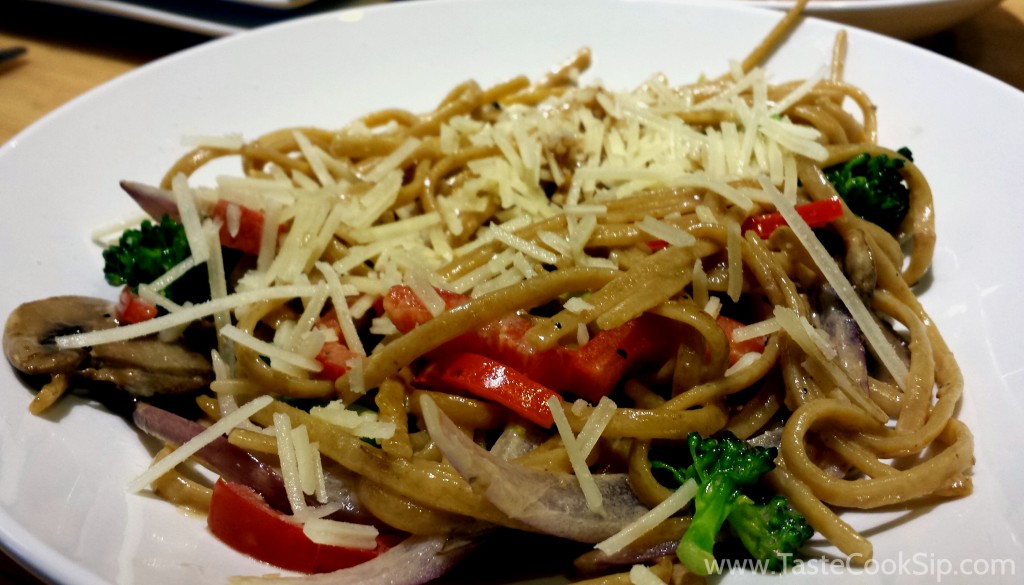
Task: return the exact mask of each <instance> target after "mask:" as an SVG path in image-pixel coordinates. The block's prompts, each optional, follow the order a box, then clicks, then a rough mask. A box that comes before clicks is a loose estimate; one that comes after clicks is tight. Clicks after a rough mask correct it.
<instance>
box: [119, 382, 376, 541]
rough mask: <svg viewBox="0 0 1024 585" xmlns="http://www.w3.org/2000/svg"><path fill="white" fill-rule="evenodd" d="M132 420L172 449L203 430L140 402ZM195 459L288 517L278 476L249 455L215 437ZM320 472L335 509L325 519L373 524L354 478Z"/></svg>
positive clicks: (329, 468)
mask: <svg viewBox="0 0 1024 585" xmlns="http://www.w3.org/2000/svg"><path fill="white" fill-rule="evenodd" d="M132 418H133V420H134V421H135V424H136V425H137V426H138V427H139V428H140V429H142V430H143V431H144V432H146V433H147V434H149V435H152V436H154V437H156V438H158V439H160V440H161V441H165V442H168V443H173V444H176V445H181V444H183V443H185V442H187V441H188V440H190V439H191V438H192V437H194V436H196V435H198V434H199V433H201V432H203V431H204V430H205V427H204V426H202V425H200V424H199V423H197V422H193V421H190V420H188V419H187V418H184V417H181V416H178V415H177V414H174V413H173V412H170V411H167V410H164V409H162V408H159V407H156V406H153V405H151V404H146V403H144V402H139V403H138V405H137V406H136V407H135V412H134V414H133V415H132ZM195 457H196V458H197V459H198V460H199V461H201V462H202V463H203V465H206V466H207V467H209V468H210V469H213V470H214V471H216V472H217V473H218V474H220V476H221V477H223V478H224V479H225V480H227V481H231V482H235V483H240V484H243V485H247V486H249V487H251V488H252V489H254V490H256V492H257V493H258V494H260V495H261V496H263V499H265V500H266V501H267V504H269V505H270V506H271V507H272V508H274V509H275V510H278V511H279V512H284V513H286V514H291V513H292V507H291V504H290V503H289V502H288V495H287V492H286V491H285V488H284V480H283V479H281V475H280V474H279V473H278V472H277V470H276V469H274V468H273V467H271V466H269V465H267V464H266V463H264V462H263V461H261V460H260V459H258V458H257V457H255V456H254V455H253V454H252V453H249V452H248V451H246V450H245V449H240V448H238V447H236V446H234V445H232V444H231V443H229V442H228V440H227V439H225V438H224V437H219V438H217V439H215V440H214V441H213V442H211V443H210V444H209V445H207V446H205V447H203V448H202V449H200V450H199V451H197V452H196V454H195ZM324 472H325V473H324V479H325V480H326V482H327V491H328V496H329V499H330V501H329V502H328V503H329V504H330V505H331V507H333V508H336V510H335V511H334V512H332V513H331V514H330V516H329V518H331V519H333V520H345V521H349V522H360V523H364V524H365V523H370V522H376V519H375V518H374V517H373V515H371V514H370V513H369V512H368V511H367V510H366V509H365V508H364V507H363V506H362V504H361V503H360V502H359V499H358V497H357V496H356V489H355V485H356V481H357V479H356V477H355V475H354V474H352V473H351V472H349V471H348V470H346V469H343V468H340V467H338V466H333V465H329V464H328V465H325V468H324ZM309 505H311V506H317V505H320V503H318V502H316V501H314V500H313V499H312V498H310V499H309Z"/></svg>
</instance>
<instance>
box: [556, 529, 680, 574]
mask: <svg viewBox="0 0 1024 585" xmlns="http://www.w3.org/2000/svg"><path fill="white" fill-rule="evenodd" d="M680 537H682V535H680ZM678 546H679V538H676V539H674V540H665V541H664V542H659V543H657V544H654V545H651V546H644V547H639V546H633V545H627V546H626V547H625V548H623V549H622V550H620V551H619V552H617V553H615V554H613V555H610V554H608V553H606V552H604V551H600V550H597V549H594V550H592V551H589V552H587V553H585V554H583V555H581V556H580V557H578V558H577V559H576V561H575V562H574V563H573V564H574V565H576V568H578V569H581V570H583V571H585V572H595V571H601V570H606V569H609V568H612V567H622V566H627V565H636V564H639V563H648V562H651V561H654V560H657V559H660V558H662V557H667V556H671V555H674V554H676V548H677V547H678Z"/></svg>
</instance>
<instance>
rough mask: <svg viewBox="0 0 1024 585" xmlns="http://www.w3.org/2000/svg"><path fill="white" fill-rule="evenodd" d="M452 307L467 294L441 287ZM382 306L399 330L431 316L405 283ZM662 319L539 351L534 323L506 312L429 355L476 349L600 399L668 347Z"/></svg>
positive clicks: (545, 381) (553, 385)
mask: <svg viewBox="0 0 1024 585" xmlns="http://www.w3.org/2000/svg"><path fill="white" fill-rule="evenodd" d="M439 293H440V294H441V296H442V298H444V299H445V303H446V305H447V306H448V307H449V308H452V307H455V306H458V305H461V304H462V303H464V302H466V301H468V297H465V296H463V295H456V294H455V293H451V292H442V291H439ZM384 310H385V312H386V314H387V315H388V317H390V318H391V320H392V322H394V323H395V325H396V327H398V329H399V330H400V331H409V330H411V329H412V328H413V327H415V326H416V325H418V324H421V323H425V322H426V321H429V320H430V319H431V318H432V315H431V314H430V312H429V311H428V310H427V309H426V307H425V306H423V304H422V302H421V301H420V300H419V298H418V297H417V296H416V295H415V294H414V293H412V291H411V290H410V289H408V288H407V287H392V289H391V290H390V291H389V292H388V294H387V295H386V296H385V298H384ZM662 323H664V322H663V321H661V320H660V318H659V317H655V316H652V315H644V316H642V317H640V318H638V319H634V320H632V321H629V322H627V323H625V324H623V325H621V326H619V327H616V328H615V329H611V330H608V331H601V332H599V333H597V334H596V335H594V336H593V337H592V338H591V339H590V341H589V342H587V343H586V344H585V345H584V346H582V347H580V348H569V347H562V346H558V347H555V348H552V349H549V350H544V351H538V350H537V349H535V348H534V347H532V346H531V345H530V344H529V343H528V342H527V341H526V339H525V335H526V332H527V331H528V330H529V329H530V328H531V327H532V326H533V323H532V321H530V319H528V318H526V317H522V316H519V315H516V314H510V315H507V316H505V317H503V318H501V319H498V320H497V321H494V322H492V323H489V324H487V325H485V326H483V327H481V328H480V329H478V330H476V331H470V332H467V333H465V334H463V335H461V336H459V337H457V338H455V339H453V340H451V341H449V342H447V343H446V344H444V345H442V346H441V347H439V348H438V349H437V350H435V351H433V352H431V353H430V355H429V357H430V358H431V359H437V358H440V357H443V356H446V355H450V354H457V353H467V352H468V353H476V354H480V355H483V356H486V357H489V358H492V359H494V360H497V361H498V362H500V363H502V364H505V365H507V366H508V367H510V368H513V369H515V370H517V371H519V372H521V373H523V374H524V375H526V376H527V377H529V378H530V379H532V380H535V381H536V382H538V383H539V384H541V385H544V386H547V387H548V388H550V389H552V390H553V391H555V392H558V393H563V392H566V393H571V394H574V395H576V396H578V397H580V398H584V399H586V400H589V401H592V402H596V401H598V400H600V399H601V397H603V396H607V395H608V394H609V393H610V392H611V391H612V390H613V389H614V388H615V385H616V384H617V383H618V382H619V380H620V379H621V378H622V376H623V374H625V373H626V371H627V370H628V369H630V368H633V367H635V366H636V365H638V364H642V363H644V362H646V361H649V360H650V359H652V358H654V357H656V356H659V355H662V354H663V352H665V351H668V348H669V345H670V344H666V343H663V341H662V340H664V339H665V335H664V333H665V332H664V328H663V327H662Z"/></svg>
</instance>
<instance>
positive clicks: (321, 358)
mask: <svg viewBox="0 0 1024 585" xmlns="http://www.w3.org/2000/svg"><path fill="white" fill-rule="evenodd" d="M317 327H318V328H323V329H330V330H331V331H334V333H335V334H336V335H337V336H338V337H339V338H341V336H342V334H341V323H339V322H338V314H337V313H336V312H335V311H334V309H331V310H330V311H328V312H326V313H324V314H323V315H322V316H321V317H320V319H319V321H317ZM357 357H361V356H360V355H359V354H358V353H356V352H354V351H352V350H351V349H349V348H348V346H347V345H345V343H344V342H342V341H328V342H326V343H324V346H323V347H321V348H320V353H318V354H317V356H316V361H318V362H320V365H322V366H323V369H321V370H320V371H319V372H317V374H316V377H317V378H320V379H321V380H337V379H338V378H340V377H342V376H343V375H345V372H347V371H348V370H349V367H348V361H349V360H351V359H353V358H357Z"/></svg>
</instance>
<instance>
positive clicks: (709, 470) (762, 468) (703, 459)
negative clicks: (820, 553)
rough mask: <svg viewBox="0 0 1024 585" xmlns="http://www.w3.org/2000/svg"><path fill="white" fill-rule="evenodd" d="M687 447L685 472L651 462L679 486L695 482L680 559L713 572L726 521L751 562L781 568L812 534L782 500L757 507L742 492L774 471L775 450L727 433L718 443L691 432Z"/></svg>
mask: <svg viewBox="0 0 1024 585" xmlns="http://www.w3.org/2000/svg"><path fill="white" fill-rule="evenodd" d="M687 445H688V447H689V451H690V457H691V459H692V463H690V464H689V465H688V466H686V467H682V468H675V467H672V466H671V465H668V464H666V463H663V462H660V461H652V462H651V466H652V468H654V469H657V470H664V471H668V472H669V473H670V474H671V475H672V476H673V478H674V479H675V480H676V481H677V482H679V483H680V484H682V483H683V482H685V481H686V480H688V479H694V480H695V481H697V482H698V486H699V487H698V491H697V495H696V497H695V498H694V513H693V519H692V520H691V521H690V526H689V528H687V530H686V532H685V533H684V534H683V538H682V539H681V540H680V541H679V546H678V547H677V549H676V555H677V556H678V557H679V560H680V561H681V562H682V563H683V565H685V566H686V568H687V569H689V570H690V571H691V572H693V573H696V574H698V575H707V574H709V573H711V572H712V571H714V570H717V567H718V562H717V561H716V559H715V556H714V550H713V549H714V546H715V540H716V538H717V536H718V534H719V532H721V531H722V527H723V525H724V524H725V523H726V522H727V521H728V523H729V526H730V527H731V528H732V530H733V531H734V532H736V534H737V536H739V537H740V541H741V542H742V543H743V545H744V547H745V548H746V549H747V551H748V552H749V553H750V554H751V555H752V556H753V557H754V558H755V559H757V560H763V561H765V563H766V564H765V567H766V568H768V569H769V570H778V569H779V568H781V566H782V565H783V563H784V556H785V555H787V554H792V553H794V552H795V551H796V550H797V549H798V548H799V547H800V546H802V545H803V543H804V542H806V541H807V539H808V538H810V536H811V534H813V530H812V529H811V528H810V527H809V526H807V524H806V522H804V520H803V517H802V516H800V515H799V514H797V513H796V512H793V511H792V510H790V509H789V505H788V502H787V501H786V499H785V498H784V497H782V496H777V497H776V498H775V499H773V500H772V501H771V502H769V503H768V504H766V505H764V506H760V505H758V504H755V503H754V501H753V500H752V499H751V498H750V497H749V496H748V495H746V494H745V493H744V490H749V489H752V488H753V487H755V486H756V485H757V484H758V482H759V481H760V479H761V477H762V476H763V475H764V474H766V473H768V472H769V471H771V470H772V469H774V468H775V462H774V459H775V455H776V451H775V449H768V448H765V447H753V446H750V445H747V444H746V443H745V442H743V441H742V440H740V439H738V438H737V437H736V436H735V435H733V434H731V433H728V432H725V433H721V434H720V435H719V436H718V437H717V438H715V437H711V438H702V437H701V436H700V434H698V433H690V435H689V436H688V437H687ZM776 500H778V502H781V507H780V504H779V503H777V502H776ZM734 514H735V515H736V517H735V518H733V515H734Z"/></svg>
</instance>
